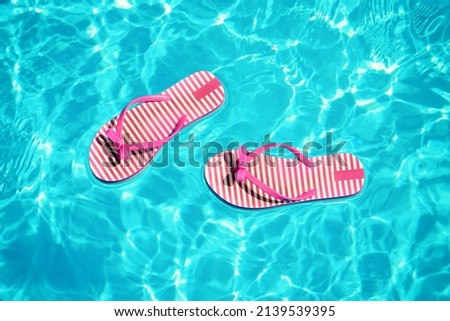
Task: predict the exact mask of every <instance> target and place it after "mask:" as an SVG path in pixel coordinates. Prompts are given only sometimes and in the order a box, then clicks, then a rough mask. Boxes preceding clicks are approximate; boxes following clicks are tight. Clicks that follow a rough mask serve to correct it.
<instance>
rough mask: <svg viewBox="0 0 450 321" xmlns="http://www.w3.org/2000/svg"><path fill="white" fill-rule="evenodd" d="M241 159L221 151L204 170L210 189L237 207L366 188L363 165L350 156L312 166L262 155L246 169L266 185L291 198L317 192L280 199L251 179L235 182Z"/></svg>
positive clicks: (316, 159)
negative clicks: (235, 172) (312, 194)
mask: <svg viewBox="0 0 450 321" xmlns="http://www.w3.org/2000/svg"><path fill="white" fill-rule="evenodd" d="M238 157H239V153H238V150H229V151H225V152H221V153H219V154H217V155H215V156H213V157H211V158H210V159H209V160H208V162H207V164H206V167H205V178H206V182H207V183H208V185H209V186H210V188H211V189H212V190H213V191H214V192H215V193H216V194H217V195H218V196H219V197H221V198H222V199H223V200H225V201H226V202H228V203H230V204H232V205H235V206H238V207H244V208H266V207H273V206H278V205H284V204H291V203H297V202H306V201H311V200H322V199H329V198H336V197H344V196H350V195H354V194H356V193H358V192H360V191H361V189H362V188H363V185H364V169H363V167H362V164H361V162H360V161H359V160H358V159H357V158H356V157H355V156H354V155H351V154H347V153H343V154H336V155H328V156H319V157H312V158H309V160H310V161H312V162H314V163H315V164H320V165H318V166H313V167H308V166H306V165H304V164H303V163H302V162H300V161H297V160H294V159H291V158H281V157H275V156H270V155H266V154H262V155H260V156H259V157H257V158H255V159H254V161H253V162H252V163H250V164H249V165H248V166H247V167H246V169H247V170H248V172H249V173H250V174H251V175H253V176H255V177H256V178H258V179H259V180H260V181H262V182H263V183H264V184H265V185H267V186H270V187H271V188H272V189H274V190H276V191H277V192H278V193H280V194H282V195H283V196H286V197H288V198H294V197H296V196H298V195H301V194H303V193H305V192H307V191H309V190H312V189H315V190H316V193H315V195H314V196H312V197H310V198H307V199H304V200H301V201H296V202H290V201H284V200H279V199H276V198H275V197H273V196H270V195H269V194H267V193H266V192H264V191H263V190H262V189H260V188H259V187H257V186H255V185H254V184H252V183H251V182H249V181H248V180H244V181H242V182H238V181H237V180H236V178H235V174H234V173H233V172H232V169H233V168H235V166H236V160H238ZM271 165H272V166H271Z"/></svg>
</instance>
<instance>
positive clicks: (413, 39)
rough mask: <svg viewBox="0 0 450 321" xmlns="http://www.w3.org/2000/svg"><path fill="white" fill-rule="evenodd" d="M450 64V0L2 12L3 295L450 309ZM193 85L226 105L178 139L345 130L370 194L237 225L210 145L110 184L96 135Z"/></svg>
mask: <svg viewBox="0 0 450 321" xmlns="http://www.w3.org/2000/svg"><path fill="white" fill-rule="evenodd" d="M194 3H195V4H194ZM449 66H450V5H449V3H448V1H431V0H421V1H412V0H411V1H404V0H403V1H388V0H378V1H375V0H364V1H363V0H360V1H347V0H341V1H313V0H308V1H307V0H302V1H267V2H263V1H243V0H241V1H195V2H193V1H180V0H174V1H171V0H166V1H161V2H159V1H138V0H136V1H133V0H116V1H103V4H100V2H96V1H85V2H80V3H77V4H76V5H75V4H73V3H72V2H69V1H62V0H59V1H39V2H35V1H21V0H11V1H0V97H1V98H0V99H1V100H0V102H1V103H0V134H1V137H2V142H1V143H0V269H1V273H0V299H4V300H61V299H62V300H69V299H75V300H149V299H152V300H184V299H189V300H194V299H195V300H204V299H214V300H250V299H251V300H254V299H258V300H263V299H265V300H272V299H274V300H278V299H291V300H310V299H321V300H378V299H381V300H397V299H402V300H425V299H427V300H448V299H450V286H449V284H450V248H449V244H450V242H449V241H450V240H449V238H450V222H449V214H450V197H449V190H450V159H449V157H448V155H449V144H450V143H449V138H450V135H449V133H450V122H449V112H450V93H449V91H450V76H449V68H450V67H449ZM197 70H209V71H212V72H213V73H214V74H216V75H217V76H218V77H219V78H220V79H221V81H222V82H223V83H224V86H225V88H226V92H227V101H226V103H225V106H224V107H223V108H222V109H221V110H220V111H219V112H217V113H215V114H213V115H211V116H209V117H208V118H206V119H204V120H202V121H201V122H198V123H196V124H195V125H194V126H191V127H189V128H188V129H186V130H184V131H183V132H182V133H181V134H180V135H179V140H180V141H182V142H186V141H188V139H189V135H191V134H194V136H195V140H196V142H198V143H199V144H200V146H204V144H205V143H207V142H211V141H216V142H218V143H220V144H222V146H225V145H226V144H228V143H229V142H231V141H238V142H240V143H245V142H250V141H254V142H260V143H261V142H263V140H264V136H266V135H267V134H270V135H271V139H272V140H273V141H278V142H282V141H285V142H292V143H293V144H294V145H295V146H298V147H301V146H302V145H303V144H305V143H306V142H308V141H312V140H314V141H316V142H319V143H320V144H322V145H325V137H326V134H325V133H326V132H332V133H333V139H334V141H335V142H334V143H337V142H338V141H346V143H345V145H344V147H343V148H342V150H341V151H345V152H350V153H352V154H355V155H357V156H358V158H360V159H361V161H362V162H363V164H364V167H365V169H366V176H367V180H366V186H365V188H364V190H363V192H362V193H360V194H359V195H358V196H355V197H350V198H346V199H340V200H330V201H322V202H321V201H317V202H310V203H302V204H297V205H289V206H283V207H279V208H275V209H269V210H262V211H252V210H239V209H236V208H233V207H230V206H228V205H226V204H225V203H223V202H222V201H221V200H219V199H218V198H216V197H215V195H214V194H213V193H212V192H211V191H210V190H209V189H208V187H207V185H206V183H205V182H204V178H203V165H201V164H200V165H197V166H195V164H191V165H186V166H182V165H180V163H186V162H189V161H190V162H191V163H192V162H193V160H195V161H198V162H200V163H202V162H203V153H202V148H201V147H199V148H195V149H188V148H181V149H180V150H179V151H174V150H173V148H171V147H170V146H169V147H166V149H165V152H164V151H163V152H162V153H160V154H159V155H158V157H157V159H156V161H158V162H163V161H165V162H166V166H153V167H150V168H148V169H147V170H145V171H144V172H143V173H142V174H141V175H139V176H138V177H136V178H134V179H132V180H131V181H129V182H126V183H121V184H116V185H113V186H112V185H106V184H103V183H101V182H99V181H97V180H96V179H95V178H94V177H93V175H92V174H91V172H90V169H89V165H88V150H89V145H90V142H91V140H92V138H93V137H94V135H95V133H96V131H97V130H98V129H99V127H100V126H101V125H103V124H104V123H105V122H106V121H108V120H109V119H110V118H111V117H112V116H114V115H115V114H117V113H118V112H119V111H120V109H121V108H122V107H123V106H124V105H125V104H126V103H127V102H128V101H129V100H131V99H132V98H134V97H136V96H140V95H144V94H148V93H158V92H159V91H161V90H164V89H165V88H167V87H168V86H170V85H171V84H173V83H174V82H176V81H177V80H179V79H181V78H183V77H185V76H187V75H188V74H190V73H192V72H195V71H197ZM324 152H325V149H322V150H314V153H315V154H317V155H320V154H323V153H324ZM189 153H191V154H189ZM165 154H166V155H167V157H166V156H165ZM178 160H180V161H181V162H179V161H178Z"/></svg>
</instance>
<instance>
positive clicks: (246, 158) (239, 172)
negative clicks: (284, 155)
mask: <svg viewBox="0 0 450 321" xmlns="http://www.w3.org/2000/svg"><path fill="white" fill-rule="evenodd" d="M275 147H282V148H285V149H287V150H289V151H290V152H292V153H293V154H294V155H295V157H296V158H297V159H298V160H299V161H301V162H302V163H303V164H304V165H306V166H308V168H311V167H313V165H314V164H313V163H312V162H311V161H310V160H309V159H308V158H307V157H306V156H305V155H303V154H302V153H301V152H300V151H299V150H297V149H295V148H294V147H292V146H289V145H286V144H275V143H272V144H267V145H264V146H262V147H260V148H258V149H256V150H254V151H252V152H248V151H247V149H246V148H245V146H240V147H239V151H238V155H239V158H238V167H237V169H236V172H235V175H236V180H237V181H238V182H243V181H244V180H246V179H247V180H248V181H250V182H251V183H252V184H254V185H256V186H257V187H259V188H260V189H261V190H263V191H264V192H265V193H267V194H269V195H270V196H272V197H274V198H276V199H279V200H282V201H301V200H304V199H307V198H310V197H312V196H314V195H315V194H316V190H315V189H311V190H309V191H307V192H305V193H303V194H300V195H298V196H296V197H287V196H284V195H282V194H280V193H279V192H277V191H276V190H274V189H273V188H271V187H270V186H268V185H267V184H265V183H264V182H262V181H261V180H259V179H258V178H256V177H255V176H253V175H252V174H251V173H250V172H249V171H248V170H247V167H248V165H249V164H250V162H252V161H253V160H254V158H255V157H259V155H261V154H262V153H263V152H264V151H266V150H269V149H271V148H275Z"/></svg>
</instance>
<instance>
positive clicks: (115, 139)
mask: <svg viewBox="0 0 450 321" xmlns="http://www.w3.org/2000/svg"><path fill="white" fill-rule="evenodd" d="M170 99H171V98H170V96H168V95H153V96H142V97H138V98H136V99H133V100H132V101H130V102H129V103H128V104H127V105H126V106H125V108H124V109H122V112H121V113H120V115H119V117H118V119H117V126H116V129H115V130H113V129H112V128H109V129H108V130H107V131H106V136H107V137H108V138H109V139H110V140H111V142H112V143H113V146H114V148H115V149H116V150H117V152H118V154H119V155H120V159H123V160H126V159H128V158H129V157H130V152H132V151H139V150H147V149H152V148H158V147H161V146H162V145H164V144H165V143H166V142H167V141H169V140H170V139H171V138H172V137H173V136H175V135H176V134H177V133H178V132H179V131H180V130H181V129H182V128H183V127H184V124H185V123H186V120H187V118H186V115H182V116H181V117H180V119H179V120H178V122H177V124H176V125H175V127H174V129H173V130H172V132H171V134H170V135H169V136H167V137H166V138H164V139H161V140H155V141H151V142H141V143H126V142H125V141H124V138H123V135H122V127H123V121H124V118H125V114H126V112H127V110H128V109H129V108H130V107H131V106H133V105H136V104H140V103H146V102H156V101H166V100H170Z"/></svg>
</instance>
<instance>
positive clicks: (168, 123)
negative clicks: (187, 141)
mask: <svg viewBox="0 0 450 321" xmlns="http://www.w3.org/2000/svg"><path fill="white" fill-rule="evenodd" d="M224 99H225V92H224V89H223V86H222V84H221V83H220V81H219V80H218V79H217V78H216V77H215V76H214V75H213V74H211V73H209V72H206V71H200V72H196V73H194V74H192V75H190V76H188V77H186V78H184V79H183V80H181V81H179V82H178V83H176V84H175V85H173V86H172V87H170V88H169V89H167V90H165V91H163V92H162V93H161V94H159V95H154V96H143V97H139V98H136V99H134V100H132V101H131V102H130V103H128V105H126V106H125V108H124V109H123V110H122V112H121V113H120V114H119V115H118V116H116V117H114V118H113V119H111V120H110V121H108V122H107V123H106V124H105V125H103V126H102V127H101V128H100V130H99V131H98V132H97V134H96V135H95V137H94V139H93V141H92V143H91V148H90V152H89V165H90V167H91V170H92V173H93V174H94V175H95V176H96V177H97V178H99V179H100V180H102V181H106V182H118V181H123V180H125V179H128V178H130V177H132V176H134V175H136V174H137V173H139V172H140V171H142V170H143V169H144V168H145V167H147V166H148V165H149V164H150V162H151V161H152V159H153V158H154V157H155V155H156V153H157V152H158V151H159V150H160V149H161V147H162V146H163V145H164V144H165V143H167V142H168V141H169V140H170V139H171V138H172V137H173V136H175V135H176V134H177V133H178V132H179V131H180V130H182V129H183V128H184V127H186V126H187V125H189V124H191V123H193V122H195V121H197V120H199V119H200V118H202V117H204V116H206V115H207V114H209V113H211V112H212V111H214V110H216V109H217V108H219V107H220V106H221V105H222V103H223V101H224ZM133 106H137V107H135V108H132V109H129V108H131V107H133Z"/></svg>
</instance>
